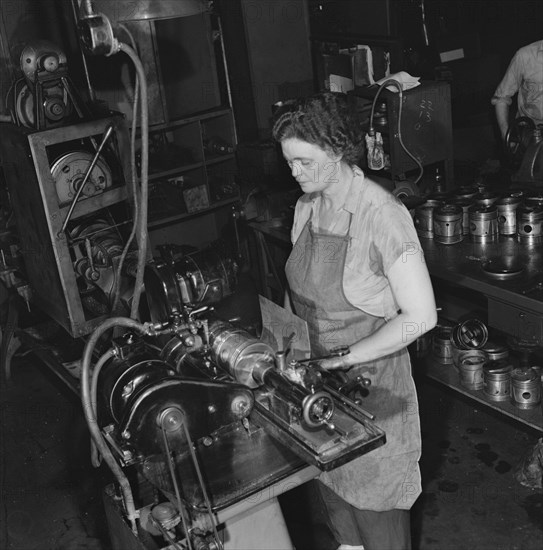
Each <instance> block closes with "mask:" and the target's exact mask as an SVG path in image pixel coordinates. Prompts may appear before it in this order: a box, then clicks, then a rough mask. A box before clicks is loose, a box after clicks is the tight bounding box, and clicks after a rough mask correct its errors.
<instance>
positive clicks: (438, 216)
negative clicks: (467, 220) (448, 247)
mask: <svg viewBox="0 0 543 550" xmlns="http://www.w3.org/2000/svg"><path fill="white" fill-rule="evenodd" d="M462 218H463V212H462V208H460V206H458V205H456V204H450V203H449V204H443V205H442V206H438V207H437V208H436V209H435V210H434V214H433V228H434V240H435V241H437V242H439V243H442V244H455V243H459V242H461V241H462V240H463V239H464V233H463V231H462Z"/></svg>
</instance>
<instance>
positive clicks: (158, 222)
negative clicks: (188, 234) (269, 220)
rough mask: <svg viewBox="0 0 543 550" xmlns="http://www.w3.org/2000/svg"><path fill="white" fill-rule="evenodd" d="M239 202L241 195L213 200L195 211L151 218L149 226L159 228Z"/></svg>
mask: <svg viewBox="0 0 543 550" xmlns="http://www.w3.org/2000/svg"><path fill="white" fill-rule="evenodd" d="M237 202H239V197H232V198H229V199H224V200H222V201H217V202H213V203H211V204H210V205H209V206H208V207H207V208H203V209H202V210H197V211H195V212H182V213H180V214H176V215H173V216H163V217H157V218H156V219H152V218H150V219H149V222H148V224H147V226H148V227H149V228H152V229H157V228H159V227H162V226H165V225H170V224H173V223H177V222H181V221H184V220H187V219H189V218H193V217H196V216H201V215H202V214H209V213H211V212H213V211H214V210H217V209H218V208H222V207H224V206H228V205H231V204H236V203H237Z"/></svg>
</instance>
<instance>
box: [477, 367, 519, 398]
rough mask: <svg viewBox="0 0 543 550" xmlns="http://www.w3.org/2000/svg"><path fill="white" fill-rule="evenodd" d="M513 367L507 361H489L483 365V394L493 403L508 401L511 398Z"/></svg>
mask: <svg viewBox="0 0 543 550" xmlns="http://www.w3.org/2000/svg"><path fill="white" fill-rule="evenodd" d="M512 371H513V365H511V363H509V361H506V360H505V359H499V360H497V361H495V360H488V361H486V363H484V365H483V393H484V394H485V395H486V397H488V399H490V400H491V401H507V400H509V399H510V397H511V372H512Z"/></svg>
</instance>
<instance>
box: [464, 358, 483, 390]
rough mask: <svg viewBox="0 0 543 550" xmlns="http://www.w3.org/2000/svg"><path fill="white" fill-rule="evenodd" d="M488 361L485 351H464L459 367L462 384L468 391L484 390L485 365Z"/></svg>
mask: <svg viewBox="0 0 543 550" xmlns="http://www.w3.org/2000/svg"><path fill="white" fill-rule="evenodd" d="M486 360H487V358H486V353H485V352H484V351H483V350H480V349H471V350H464V355H462V357H461V359H460V365H459V367H458V372H459V374H460V384H461V385H462V386H464V387H465V388H467V389H468V390H482V389H483V384H484V383H483V365H484V364H485V362H486Z"/></svg>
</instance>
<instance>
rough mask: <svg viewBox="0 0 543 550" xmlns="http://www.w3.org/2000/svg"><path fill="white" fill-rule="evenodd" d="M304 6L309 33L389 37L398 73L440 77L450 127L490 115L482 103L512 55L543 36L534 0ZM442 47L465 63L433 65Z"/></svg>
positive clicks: (313, 0) (344, 1) (394, 0)
mask: <svg viewBox="0 0 543 550" xmlns="http://www.w3.org/2000/svg"><path fill="white" fill-rule="evenodd" d="M308 5H309V14H310V22H311V30H312V32H313V33H330V34H357V35H360V36H361V39H362V38H363V37H382V36H389V37H395V38H397V39H398V40H399V41H400V42H401V45H402V51H403V60H402V65H403V69H405V70H407V71H408V72H410V73H411V74H412V75H414V76H420V77H422V78H425V79H434V78H436V77H438V78H442V77H443V78H446V79H448V80H449V81H450V83H451V92H452V103H453V122H454V123H455V124H469V123H470V120H471V119H473V117H476V118H481V117H485V116H486V117H490V116H492V112H491V108H490V103H489V100H490V97H491V96H492V93H493V91H494V89H495V88H496V86H497V84H498V83H499V81H500V79H501V77H502V75H503V73H504V71H505V69H506V68H507V65H508V63H509V61H510V60H511V58H512V56H513V54H514V53H515V51H516V50H517V49H518V48H520V47H521V46H524V45H526V44H529V43H531V42H534V41H536V40H541V39H542V38H543V30H542V24H541V21H543V2H540V1H538V0H320V1H319V0H308ZM423 13H424V20H425V26H426V36H427V41H426V40H425V33H424V27H423ZM362 43H363V42H362ZM449 48H463V49H464V53H465V57H464V59H461V60H456V61H451V62H448V63H446V67H440V65H443V63H442V62H441V60H440V56H439V52H440V51H446V50H447V49H449Z"/></svg>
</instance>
